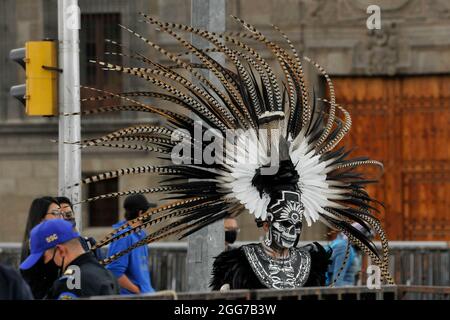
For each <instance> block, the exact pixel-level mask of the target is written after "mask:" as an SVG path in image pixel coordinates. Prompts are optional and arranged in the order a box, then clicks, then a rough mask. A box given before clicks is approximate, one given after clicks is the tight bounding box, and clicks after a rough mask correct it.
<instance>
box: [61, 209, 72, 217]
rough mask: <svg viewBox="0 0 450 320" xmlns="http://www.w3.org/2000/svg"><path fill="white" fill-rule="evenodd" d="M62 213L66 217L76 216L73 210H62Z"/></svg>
mask: <svg viewBox="0 0 450 320" xmlns="http://www.w3.org/2000/svg"><path fill="white" fill-rule="evenodd" d="M61 214H62V216H63V217H64V219H72V218H73V216H74V214H73V211H63V212H61Z"/></svg>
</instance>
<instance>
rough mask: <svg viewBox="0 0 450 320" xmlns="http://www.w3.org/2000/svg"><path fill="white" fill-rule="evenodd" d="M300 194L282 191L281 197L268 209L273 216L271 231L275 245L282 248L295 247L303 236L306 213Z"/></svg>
mask: <svg viewBox="0 0 450 320" xmlns="http://www.w3.org/2000/svg"><path fill="white" fill-rule="evenodd" d="M304 210H305V209H304V207H303V204H302V203H301V202H300V193H299V192H296V191H281V197H280V198H279V199H277V200H276V202H275V203H274V204H272V205H271V206H270V207H269V208H268V210H267V211H268V213H269V215H271V216H272V223H271V226H270V228H271V230H270V231H269V232H271V233H272V241H273V242H274V245H276V246H278V247H281V248H291V247H293V246H294V245H295V244H296V243H297V241H298V239H299V237H300V234H301V230H302V218H303V212H304Z"/></svg>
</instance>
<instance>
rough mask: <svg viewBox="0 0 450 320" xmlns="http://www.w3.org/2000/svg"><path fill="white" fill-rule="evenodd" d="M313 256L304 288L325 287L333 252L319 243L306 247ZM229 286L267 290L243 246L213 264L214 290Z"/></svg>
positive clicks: (231, 287) (223, 255) (232, 287)
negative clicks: (254, 270)
mask: <svg viewBox="0 0 450 320" xmlns="http://www.w3.org/2000/svg"><path fill="white" fill-rule="evenodd" d="M305 249H307V250H308V251H309V253H310V255H311V268H310V270H309V276H308V279H307V281H306V282H305V284H304V285H303V286H304V287H317V286H324V285H325V279H326V278H325V276H326V272H327V268H328V265H329V264H330V262H331V260H330V257H331V250H330V251H326V250H325V249H324V248H323V247H322V246H321V245H320V244H319V243H317V242H314V245H313V244H310V245H308V246H305ZM224 284H229V285H230V289H267V287H266V286H265V285H264V284H263V283H261V281H260V280H259V279H258V277H257V276H256V274H255V273H254V272H253V269H252V267H251V266H250V263H249V262H248V260H247V257H246V255H245V253H244V250H243V246H241V247H239V248H234V249H231V250H227V251H224V252H222V253H221V254H220V255H219V256H217V257H216V258H215V260H214V263H213V271H212V279H211V282H210V287H211V288H212V290H220V288H221V287H222V285H224Z"/></svg>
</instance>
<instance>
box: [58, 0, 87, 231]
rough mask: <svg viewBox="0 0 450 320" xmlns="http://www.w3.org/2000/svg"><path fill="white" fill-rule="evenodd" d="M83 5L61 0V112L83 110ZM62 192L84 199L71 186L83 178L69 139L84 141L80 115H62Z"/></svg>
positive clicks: (77, 207) (78, 155)
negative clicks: (81, 57) (79, 33)
mask: <svg viewBox="0 0 450 320" xmlns="http://www.w3.org/2000/svg"><path fill="white" fill-rule="evenodd" d="M79 29H80V7H79V6H78V1H77V0H58V40H59V49H58V52H59V67H60V68H61V69H62V70H63V72H62V74H61V75H60V77H59V97H58V99H59V112H60V113H74V112H79V111H80V59H79V38H78V30H79ZM58 141H59V145H58V177H59V178H58V191H59V192H58V193H59V194H60V195H63V196H66V197H68V198H69V199H70V200H71V201H72V203H78V202H79V201H80V198H81V194H80V193H81V188H80V187H79V186H78V187H73V188H67V187H68V186H71V185H73V184H75V183H77V182H79V181H80V180H81V150H80V147H79V146H78V145H75V144H68V143H65V142H76V141H80V116H60V117H59V139H58ZM73 209H74V213H75V220H76V223H77V228H78V230H80V231H81V229H82V226H83V225H82V219H81V206H80V205H75V207H74V208H73Z"/></svg>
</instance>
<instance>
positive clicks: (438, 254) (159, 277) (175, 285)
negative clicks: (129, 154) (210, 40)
mask: <svg viewBox="0 0 450 320" xmlns="http://www.w3.org/2000/svg"><path fill="white" fill-rule="evenodd" d="M321 243H322V244H326V242H321ZM241 244H243V243H236V246H239V245H241ZM303 244H306V243H301V244H300V245H303ZM390 247H391V250H390V261H391V264H390V268H391V274H392V276H393V277H394V280H395V283H396V284H397V285H408V286H410V287H408V288H412V287H417V286H427V287H430V286H450V250H449V244H448V243H447V242H403V241H398V242H397V241H394V242H391V243H390ZM149 248H150V261H149V263H150V269H151V278H152V284H153V286H154V288H155V289H156V290H173V291H176V292H185V291H187V278H186V250H187V246H186V243H183V242H161V243H154V244H150V245H149ZM105 250H106V249H105ZM19 256H20V244H18V243H0V262H2V263H5V264H8V265H13V266H15V267H18V265H19ZM362 275H363V277H362V279H363V282H362V284H363V283H365V281H364V278H365V272H364V270H363V271H362ZM405 293H406V294H408V295H411V294H412V293H410V292H409V291H405ZM423 294H424V295H426V292H425V293H423Z"/></svg>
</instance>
